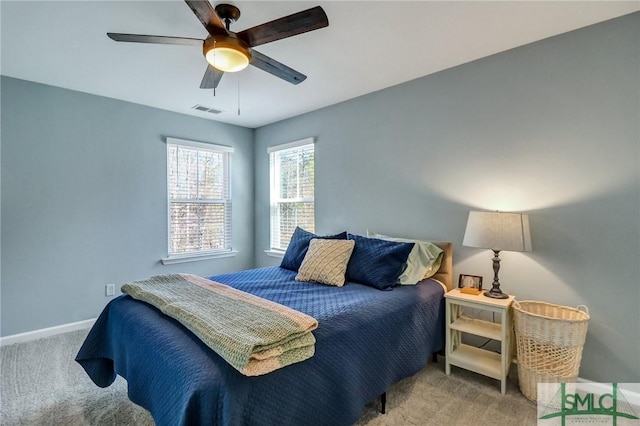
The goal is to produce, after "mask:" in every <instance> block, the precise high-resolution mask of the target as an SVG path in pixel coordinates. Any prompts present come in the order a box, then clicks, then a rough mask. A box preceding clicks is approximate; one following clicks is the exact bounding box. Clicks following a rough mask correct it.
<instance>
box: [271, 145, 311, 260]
mask: <svg viewBox="0 0 640 426" xmlns="http://www.w3.org/2000/svg"><path fill="white" fill-rule="evenodd" d="M268 152H269V169H270V175H271V179H270V180H271V188H270V198H271V203H270V204H271V238H270V240H271V241H270V246H271V247H270V249H271V250H276V251H278V250H286V248H287V245H288V244H289V240H290V239H291V235H292V234H293V231H294V230H295V228H296V226H300V227H301V228H304V229H306V230H307V231H310V232H314V231H315V205H314V192H315V182H314V175H315V173H314V172H315V166H314V142H313V139H312V138H309V139H305V140H302V141H298V142H293V143H290V144H285V145H278V146H274V147H271V148H269V150H268Z"/></svg>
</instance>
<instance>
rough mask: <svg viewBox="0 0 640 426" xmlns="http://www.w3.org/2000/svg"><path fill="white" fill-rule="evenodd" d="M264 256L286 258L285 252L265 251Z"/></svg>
mask: <svg viewBox="0 0 640 426" xmlns="http://www.w3.org/2000/svg"><path fill="white" fill-rule="evenodd" d="M264 254H266V255H267V256H270V257H277V258H280V259H282V258H283V257H284V251H276V250H265V251H264Z"/></svg>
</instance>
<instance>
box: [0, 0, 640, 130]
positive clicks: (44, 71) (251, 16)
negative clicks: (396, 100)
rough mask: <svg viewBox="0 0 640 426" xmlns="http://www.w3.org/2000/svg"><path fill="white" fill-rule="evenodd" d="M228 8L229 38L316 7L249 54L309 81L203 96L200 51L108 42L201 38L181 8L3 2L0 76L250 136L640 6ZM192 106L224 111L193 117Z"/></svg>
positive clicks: (241, 79) (251, 74)
mask: <svg viewBox="0 0 640 426" xmlns="http://www.w3.org/2000/svg"><path fill="white" fill-rule="evenodd" d="M220 2H224V1H218V2H216V3H214V4H217V3H220ZM212 3H213V1H212ZM227 3H228V1H227ZM232 3H233V4H235V5H236V6H238V7H239V8H240V9H241V12H242V16H241V18H240V20H239V21H238V22H237V23H236V24H234V25H233V26H232V27H231V29H232V30H233V31H236V32H238V31H241V30H243V29H245V28H249V27H252V26H254V25H257V24H261V23H263V22H266V21H270V20H273V19H276V18H279V17H282V16H285V15H288V14H291V13H295V12H298V11H301V10H304V9H308V8H310V7H313V6H316V5H321V6H322V7H323V8H324V10H325V12H326V13H327V16H328V17H329V27H327V28H323V29H320V30H316V31H313V32H310V33H306V34H302V35H299V36H295V37H292V38H288V39H284V40H279V41H276V42H273V43H269V44H266V45H263V46H259V47H258V48H257V50H258V51H260V52H262V53H264V54H266V55H268V56H271V57H272V58H274V59H276V60H278V61H280V62H282V63H284V64H286V65H288V66H290V67H292V68H294V69H296V70H297V71H300V72H302V73H303V74H306V75H307V76H308V78H307V80H306V81H304V82H302V83H301V84H299V85H297V86H294V85H291V84H289V83H286V82H284V81H282V80H280V79H278V78H276V77H273V76H272V75H270V74H267V73H265V72H264V71H261V70H259V69H257V68H254V67H249V68H247V69H246V70H244V71H241V72H239V73H234V74H230V73H227V74H225V76H224V77H223V79H222V81H221V83H220V85H219V86H218V89H217V90H216V96H215V97H214V96H213V91H212V90H202V89H200V88H199V85H200V80H201V79H202V75H203V74H204V71H205V68H206V62H205V60H204V57H203V56H202V51H201V49H200V48H198V47H193V46H169V45H152V44H139V43H116V42H114V41H112V40H110V39H109V38H107V36H106V34H105V33H106V32H122V33H134V34H153V35H171V36H182V37H194V38H205V37H206V35H207V34H206V31H205V29H204V28H203V27H202V25H201V24H200V22H199V21H198V19H197V18H196V17H195V15H194V14H193V13H192V12H191V10H190V9H189V8H188V7H187V5H186V4H184V2H183V1H179V0H170V1H95V0H94V1H66V2H63V1H42V2H39V1H5V0H2V2H1V10H0V13H1V18H2V21H1V23H2V26H1V37H2V38H1V42H2V58H1V59H2V61H1V63H0V65H1V72H2V74H3V75H6V76H10V77H15V78H20V79H25V80H30V81H35V82H39V83H44V84H49V85H53V86H59V87H64V88H67V89H72V90H78V91H81V92H87V93H93V94H96V95H101V96H107V97H111V98H116V99H122V100H125V101H130V102H135V103H139V104H143V105H150V106H154V107H157V108H162V109H166V110H171V111H176V112H181V113H185V114H192V115H195V116H200V117H205V118H210V119H213V120H217V121H222V122H225V123H232V124H237V125H241V126H245V127H250V128H255V127H260V126H263V125H265V124H269V123H273V122H276V121H279V120H282V119H284V118H287V117H292V116H295V115H298V114H301V113H304V112H307V111H312V110H315V109H318V108H322V107H325V106H328V105H332V104H335V103H338V102H341V101H345V100H348V99H352V98H355V97H357V96H361V95H364V94H367V93H371V92H374V91H377V90H380V89H383V88H385V87H389V86H393V85H396V84H399V83H402V82H405V81H409V80H412V79H415V78H418V77H422V76H424V75H427V74H431V73H434V72H437V71H440V70H443V69H446V68H450V67H453V66H456V65H459V64H463V63H465V62H469V61H472V60H475V59H478V58H482V57H485V56H488V55H491V54H494V53H497V52H501V51H504V50H507V49H511V48H513V47H516V46H521V45H524V44H527V43H531V42H533V41H536V40H540V39H543V38H546V37H550V36H553V35H556V34H560V33H564V32H567V31H571V30H574V29H577V28H580V27H584V26H587V25H590V24H594V23H596V22H600V21H604V20H607V19H611V18H614V17H617V16H621V15H624V14H627V13H631V12H634V11H637V10H640V2H639V1H597V2H584V1H530V2H529V1H495V2H493V1H412V2H399V1H376V2H369V1H352V2H345V1H314V2H311V1H284V2H272V1H260V2H258V1H253V2H245V1H233V2H232ZM238 94H239V96H238ZM238 100H239V102H240V115H238V114H237V109H238ZM196 104H202V105H205V106H209V107H212V108H216V109H220V110H223V113H221V114H219V115H211V114H207V113H202V112H198V111H194V110H192V107H193V106H194V105H196Z"/></svg>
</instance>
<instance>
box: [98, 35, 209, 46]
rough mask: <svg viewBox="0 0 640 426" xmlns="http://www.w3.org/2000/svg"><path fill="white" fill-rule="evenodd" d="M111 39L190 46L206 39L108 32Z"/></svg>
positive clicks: (199, 44) (199, 43)
mask: <svg viewBox="0 0 640 426" xmlns="http://www.w3.org/2000/svg"><path fill="white" fill-rule="evenodd" d="M107 35H108V36H109V38H110V39H111V40H115V41H127V42H132V43H155V44H180V45H189V46H202V43H203V42H204V40H202V39H199V38H188V37H168V36H156V35H143V34H121V33H107Z"/></svg>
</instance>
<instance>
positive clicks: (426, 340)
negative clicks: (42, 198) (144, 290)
mask: <svg viewBox="0 0 640 426" xmlns="http://www.w3.org/2000/svg"><path fill="white" fill-rule="evenodd" d="M295 275H296V273H295V272H292V271H289V270H286V269H282V268H279V267H269V268H260V269H253V270H248V271H243V272H238V273H233V274H225V275H218V276H214V277H211V278H212V279H213V280H215V281H218V282H221V283H225V284H228V285H230V286H232V287H235V288H238V289H240V290H243V291H246V292H249V293H253V294H255V295H258V296H260V297H263V298H265V299H269V300H273V301H275V302H278V303H281V304H283V305H286V306H289V307H291V308H293V309H296V310H298V311H301V312H304V313H306V314H309V315H311V316H313V317H314V318H316V319H317V320H318V322H319V327H318V329H317V330H315V331H314V335H315V336H316V339H317V343H316V354H315V355H314V356H313V357H312V358H311V359H309V360H306V361H304V362H301V363H298V364H294V365H290V366H288V367H285V368H282V369H280V370H276V371H274V372H272V373H269V374H267V375H264V376H257V377H246V376H243V375H242V374H240V373H239V372H237V371H236V370H235V369H234V368H233V367H231V366H230V365H228V364H227V363H226V362H225V361H224V360H223V359H222V358H220V357H219V356H218V355H217V354H216V353H215V352H213V351H212V350H211V349H209V348H208V347H207V346H205V345H204V344H203V343H202V342H201V341H200V340H199V339H198V338H197V337H195V336H194V335H193V334H192V333H191V332H189V331H188V330H187V329H185V328H184V327H183V326H182V325H180V323H178V322H177V321H175V320H173V319H171V318H169V317H167V316H165V315H163V314H162V313H161V312H160V311H158V310H157V309H155V308H153V307H152V306H150V305H148V304H146V303H143V302H139V301H136V300H133V299H132V298H130V297H129V296H126V295H123V296H120V297H118V298H116V299H114V300H113V301H111V303H109V304H108V305H107V306H106V307H105V309H104V311H103V312H102V314H101V315H100V317H99V318H98V320H97V321H96V324H95V325H94V326H93V328H92V330H91V331H90V333H89V335H88V336H87V339H86V340H85V342H84V344H83V346H82V347H81V349H80V351H79V353H78V355H77V357H76V361H78V362H79V363H80V364H81V365H82V367H83V368H84V369H85V371H86V372H87V374H88V375H89V376H90V377H91V379H92V380H93V381H94V382H95V383H96V384H97V385H98V386H101V387H106V386H109V385H110V384H111V383H112V382H113V381H114V380H115V377H116V374H119V375H121V376H122V377H124V378H125V379H126V380H127V382H128V392H129V398H130V399H131V400H132V401H133V402H135V403H136V404H139V405H141V406H142V407H145V408H146V409H147V410H149V411H150V412H151V415H152V416H153V418H154V420H155V422H156V424H158V425H172V426H173V425H187V424H189V425H194V424H200V425H278V426H283V425H349V424H352V423H353V422H355V421H356V420H357V419H358V418H359V417H360V415H361V413H362V409H363V407H364V405H365V404H366V403H368V402H369V401H373V400H374V399H375V398H376V397H377V396H379V395H380V394H382V393H383V392H385V391H386V389H387V388H388V387H389V386H390V385H391V384H393V383H395V382H397V381H398V380H400V379H402V378H405V377H408V376H411V375H413V374H414V373H416V372H417V371H419V370H420V369H421V368H422V367H424V366H425V365H426V363H427V361H428V358H429V357H430V355H431V354H432V353H433V352H437V351H439V350H441V349H442V348H443V336H444V333H443V328H444V325H443V324H444V298H443V294H444V292H443V289H442V287H441V286H440V285H439V284H438V283H436V282H435V281H431V280H427V281H424V282H422V283H420V284H418V285H416V286H398V287H395V288H394V289H393V290H392V291H380V290H377V289H374V288H371V287H367V286H364V285H361V284H356V283H347V284H346V285H345V286H344V287H332V286H326V285H322V284H314V283H304V282H296V281H294V277H295Z"/></svg>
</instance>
